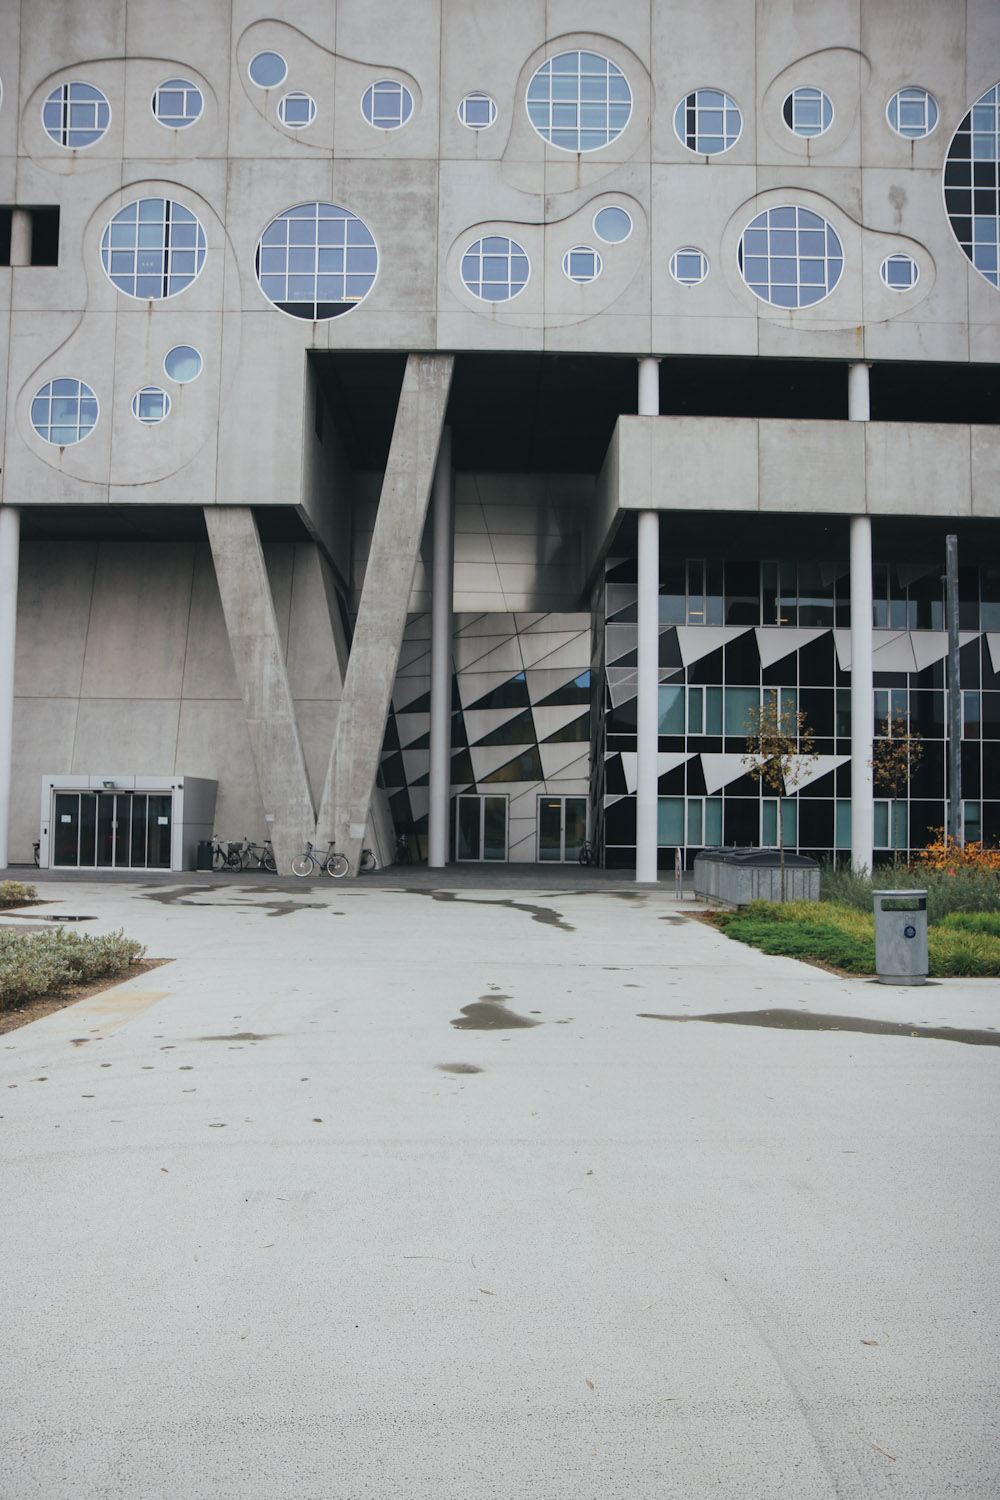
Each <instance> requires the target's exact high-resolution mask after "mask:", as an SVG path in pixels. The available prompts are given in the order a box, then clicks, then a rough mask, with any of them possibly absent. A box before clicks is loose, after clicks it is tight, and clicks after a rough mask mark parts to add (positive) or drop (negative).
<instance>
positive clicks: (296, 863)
mask: <svg viewBox="0 0 1000 1500" xmlns="http://www.w3.org/2000/svg"><path fill="white" fill-rule="evenodd" d="M315 865H316V861H315V860H314V859H313V857H312V855H311V854H297V855H296V856H295V858H294V859H293V860H292V874H293V875H298V876H299V877H300V879H301V878H302V877H304V876H306V875H309V874H311V873H312V871H313V869H314V868H315Z"/></svg>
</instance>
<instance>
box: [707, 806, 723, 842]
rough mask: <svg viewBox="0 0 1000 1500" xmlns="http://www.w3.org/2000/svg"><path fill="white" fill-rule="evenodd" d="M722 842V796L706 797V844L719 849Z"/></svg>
mask: <svg viewBox="0 0 1000 1500" xmlns="http://www.w3.org/2000/svg"><path fill="white" fill-rule="evenodd" d="M721 843H722V798H721V797H706V799H705V846H706V848H709V849H717V848H718V847H719V846H720V844H721Z"/></svg>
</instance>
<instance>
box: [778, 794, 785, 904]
mask: <svg viewBox="0 0 1000 1500" xmlns="http://www.w3.org/2000/svg"><path fill="white" fill-rule="evenodd" d="M783 812H784V798H783V797H782V796H781V795H780V793H779V796H778V850H779V852H780V855H781V899H782V901H784V899H785V820H784V817H783V816H782V814H783Z"/></svg>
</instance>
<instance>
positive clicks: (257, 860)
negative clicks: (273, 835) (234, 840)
mask: <svg viewBox="0 0 1000 1500" xmlns="http://www.w3.org/2000/svg"><path fill="white" fill-rule="evenodd" d="M251 860H252V861H253V862H254V869H256V870H266V871H267V872H268V874H269V875H276V874H277V873H278V863H277V860H276V859H275V857H274V850H273V849H272V848H271V840H270V839H265V840H264V842H263V843H262V844H252V843H251V842H250V840H249V839H245V840H244V842H243V849H242V851H241V855H240V868H241V869H243V870H249V868H250V862H251Z"/></svg>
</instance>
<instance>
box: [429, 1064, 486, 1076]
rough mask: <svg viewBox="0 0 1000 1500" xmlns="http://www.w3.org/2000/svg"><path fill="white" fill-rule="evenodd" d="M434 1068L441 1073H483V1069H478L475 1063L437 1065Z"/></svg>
mask: <svg viewBox="0 0 1000 1500" xmlns="http://www.w3.org/2000/svg"><path fill="white" fill-rule="evenodd" d="M434 1066H435V1067H436V1068H437V1070H438V1072H440V1073H463V1074H464V1073H481V1072H482V1071H483V1070H482V1068H477V1067H476V1065H475V1063H435V1064H434Z"/></svg>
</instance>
